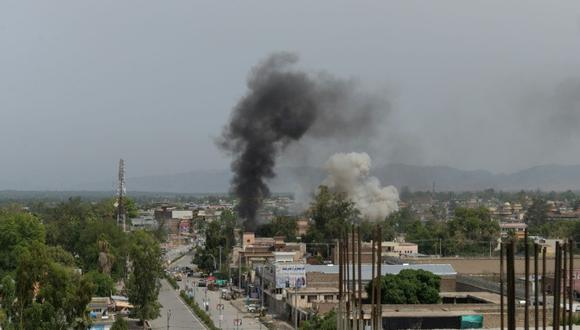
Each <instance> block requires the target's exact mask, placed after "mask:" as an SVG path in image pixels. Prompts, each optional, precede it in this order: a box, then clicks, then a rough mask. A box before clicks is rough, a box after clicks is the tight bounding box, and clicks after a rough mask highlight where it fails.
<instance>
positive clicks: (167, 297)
mask: <svg viewBox="0 0 580 330" xmlns="http://www.w3.org/2000/svg"><path fill="white" fill-rule="evenodd" d="M161 284H162V286H161V290H160V291H159V303H161V305H163V307H161V316H159V317H158V318H157V319H155V320H153V321H151V327H152V328H153V329H159V330H161V329H196V330H197V329H206V327H205V326H204V325H202V323H201V321H199V320H198V319H197V317H195V315H194V314H193V312H192V311H191V310H190V309H189V307H187V306H186V305H185V303H184V302H183V301H182V300H181V298H179V292H177V291H176V290H174V289H173V288H172V287H171V286H170V285H169V283H167V281H166V280H162V281H161ZM168 313H169V327H167V314H168Z"/></svg>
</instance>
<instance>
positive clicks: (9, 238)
mask: <svg viewBox="0 0 580 330" xmlns="http://www.w3.org/2000/svg"><path fill="white" fill-rule="evenodd" d="M44 237H45V231H44V227H43V225H42V223H41V222H40V220H39V219H38V218H37V217H35V216H33V215H32V214H30V213H27V212H23V211H21V210H19V209H17V208H9V209H0V247H1V248H0V275H1V274H4V273H5V272H11V271H13V270H15V269H16V265H17V262H18V260H19V258H20V253H21V252H22V251H23V249H24V248H26V247H29V246H30V245H31V244H32V243H33V242H40V243H44Z"/></svg>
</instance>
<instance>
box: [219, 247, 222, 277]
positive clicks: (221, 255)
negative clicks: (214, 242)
mask: <svg viewBox="0 0 580 330" xmlns="http://www.w3.org/2000/svg"><path fill="white" fill-rule="evenodd" d="M219 249H220V269H219V272H220V273H221V271H222V247H221V246H219Z"/></svg>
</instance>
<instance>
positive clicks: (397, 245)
mask: <svg viewBox="0 0 580 330" xmlns="http://www.w3.org/2000/svg"><path fill="white" fill-rule="evenodd" d="M355 242H356V237H355ZM348 244H349V246H352V243H351V240H350V239H349V241H348ZM381 248H382V252H381V255H382V257H383V258H389V257H396V258H399V257H403V256H416V255H417V254H418V253H419V247H418V246H417V244H415V243H407V242H398V241H386V242H381ZM332 252H333V262H334V263H338V250H337V249H336V248H335V249H333V251H332ZM356 258H358V255H356V256H355V260H358V259H356ZM371 260H372V244H371V243H370V242H362V244H361V262H362V263H370V262H371Z"/></svg>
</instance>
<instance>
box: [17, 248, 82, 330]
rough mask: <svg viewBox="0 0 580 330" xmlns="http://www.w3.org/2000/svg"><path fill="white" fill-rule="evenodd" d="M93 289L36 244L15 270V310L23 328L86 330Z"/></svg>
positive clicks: (23, 255)
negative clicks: (88, 307) (87, 308)
mask: <svg viewBox="0 0 580 330" xmlns="http://www.w3.org/2000/svg"><path fill="white" fill-rule="evenodd" d="M92 294H93V285H92V283H90V282H89V281H87V280H85V279H83V278H82V277H81V276H80V275H79V274H78V273H77V272H76V271H75V270H74V269H73V268H70V267H67V266H64V265H62V264H59V263H57V262H55V261H53V260H51V259H50V255H49V253H48V249H47V248H46V246H44V245H43V244H41V243H38V242H37V243H34V244H33V245H32V246H31V247H30V248H25V250H24V251H23V252H22V253H21V259H20V260H19V264H18V267H17V269H16V297H17V300H16V301H17V304H16V310H17V311H18V315H17V319H18V324H19V326H20V328H24V329H66V328H73V329H85V328H86V327H87V325H88V324H89V323H90V321H89V319H88V314H87V310H86V306H87V304H88V303H89V302H90V299H91V296H92Z"/></svg>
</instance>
